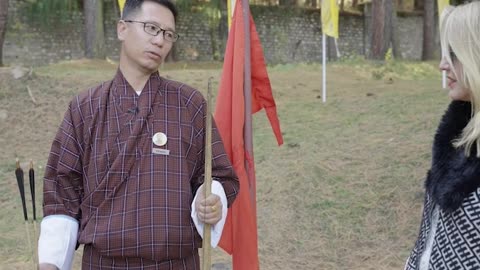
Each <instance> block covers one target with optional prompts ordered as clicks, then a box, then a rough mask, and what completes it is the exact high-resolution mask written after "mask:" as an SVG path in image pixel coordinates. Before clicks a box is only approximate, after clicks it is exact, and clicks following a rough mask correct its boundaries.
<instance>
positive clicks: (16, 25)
mask: <svg viewBox="0 0 480 270" xmlns="http://www.w3.org/2000/svg"><path fill="white" fill-rule="evenodd" d="M24 3H25V2H24V1H20V0H10V10H9V25H8V31H7V34H6V41H5V44H4V49H3V50H4V63H6V64H15V63H21V64H24V65H35V66H38V65H45V64H48V63H53V62H58V61H62V60H70V59H78V58H82V57H83V55H84V52H83V48H84V42H85V41H84V33H83V15H82V13H81V12H73V13H72V14H70V15H69V16H68V18H67V19H64V20H61V21H59V20H55V19H53V18H55V14H53V15H52V20H51V23H50V25H48V26H47V27H39V26H37V24H36V23H35V22H33V21H32V19H31V18H29V17H28V16H26V15H25V12H22V10H24V9H25V8H24V7H23V6H22V5H24ZM104 8H105V31H106V34H105V35H106V43H107V44H106V45H107V56H108V57H109V58H111V59H118V53H119V43H118V41H117V37H116V27H115V24H116V21H117V20H118V10H116V8H115V7H114V5H113V1H112V2H106V3H105V6H104ZM251 12H252V15H253V17H254V20H255V24H256V27H257V32H258V33H259V36H260V40H261V42H262V46H263V48H264V54H265V58H266V61H267V63H270V64H275V63H290V62H320V61H321V58H322V57H321V55H322V32H321V28H320V24H319V21H320V15H319V11H318V10H312V9H300V8H298V9H297V8H293V9H292V8H290V9H286V8H283V7H266V6H251ZM180 15H181V16H180V18H179V20H178V22H177V31H178V32H179V33H180V35H181V38H180V39H179V40H178V41H177V43H176V44H175V48H174V58H175V60H190V61H191V60H194V61H195V60H198V61H204V60H212V59H214V54H217V55H216V57H215V58H216V59H218V58H220V59H221V58H222V57H223V53H224V52H223V50H224V49H223V48H224V47H225V42H226V40H225V39H224V38H222V37H221V33H220V31H212V30H210V28H209V26H208V21H207V20H206V18H205V17H204V16H202V14H201V13H200V12H194V11H189V12H184V11H182V12H181V14H180ZM367 17H368V16H367ZM398 21H399V22H398V24H399V31H398V32H399V34H400V44H401V46H400V48H401V54H402V56H403V57H404V58H406V59H420V57H421V55H420V54H421V48H422V30H423V26H422V17H421V16H407V17H399V20H398ZM367 27H368V18H367V20H365V19H364V17H363V16H354V15H345V14H342V15H341V16H340V38H339V40H338V47H339V50H340V53H341V54H342V56H344V57H348V56H355V55H364V53H365V52H366V50H367V48H368V31H365V29H366V28H367ZM212 40H213V41H215V42H212ZM215 44H217V45H216V49H213V46H214V45H215Z"/></svg>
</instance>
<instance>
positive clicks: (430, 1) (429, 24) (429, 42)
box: [422, 0, 435, 60]
mask: <svg viewBox="0 0 480 270" xmlns="http://www.w3.org/2000/svg"><path fill="white" fill-rule="evenodd" d="M423 4H424V6H423V50H422V60H432V59H434V50H435V43H434V38H435V1H434V0H424V3H423Z"/></svg>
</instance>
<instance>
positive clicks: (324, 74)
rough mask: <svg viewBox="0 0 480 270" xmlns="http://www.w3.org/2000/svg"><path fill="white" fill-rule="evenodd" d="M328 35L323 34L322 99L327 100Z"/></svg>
mask: <svg viewBox="0 0 480 270" xmlns="http://www.w3.org/2000/svg"><path fill="white" fill-rule="evenodd" d="M326 43H327V36H326V35H325V34H322V101H323V103H325V102H327V44H326Z"/></svg>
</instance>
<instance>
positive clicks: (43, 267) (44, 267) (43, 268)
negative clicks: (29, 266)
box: [38, 263, 59, 270]
mask: <svg viewBox="0 0 480 270" xmlns="http://www.w3.org/2000/svg"><path fill="white" fill-rule="evenodd" d="M38 269H39V270H59V269H58V268H57V267H56V266H55V265H53V264H50V263H41V264H40V265H39V266H38Z"/></svg>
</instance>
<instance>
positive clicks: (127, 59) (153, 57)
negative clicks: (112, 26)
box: [117, 1, 175, 74]
mask: <svg viewBox="0 0 480 270" xmlns="http://www.w3.org/2000/svg"><path fill="white" fill-rule="evenodd" d="M125 20H126V21H127V22H126V21H120V22H119V23H118V25H117V34H118V39H119V40H121V41H123V44H122V53H121V54H122V59H121V64H125V65H127V66H129V68H134V69H138V70H141V71H142V72H144V73H145V74H151V73H152V72H155V71H157V70H158V67H159V66H160V64H161V63H162V62H163V61H164V60H165V57H166V56H167V54H168V53H169V52H170V49H171V48H172V45H173V43H172V42H171V41H167V40H165V39H164V35H163V31H160V32H159V33H158V35H156V36H153V35H151V34H149V33H147V32H145V30H144V27H149V26H150V27H154V28H155V26H156V27H159V28H161V29H163V30H171V31H175V19H174V17H173V13H172V12H171V11H170V10H169V9H168V8H166V7H164V6H162V5H160V4H157V3H155V2H152V1H145V2H144V3H143V4H142V6H141V9H140V11H138V12H136V13H134V14H132V15H131V16H129V18H126V19H125ZM129 20H130V22H128V21H129ZM144 23H147V25H146V26H145V24H144ZM122 62H123V63H122Z"/></svg>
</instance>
